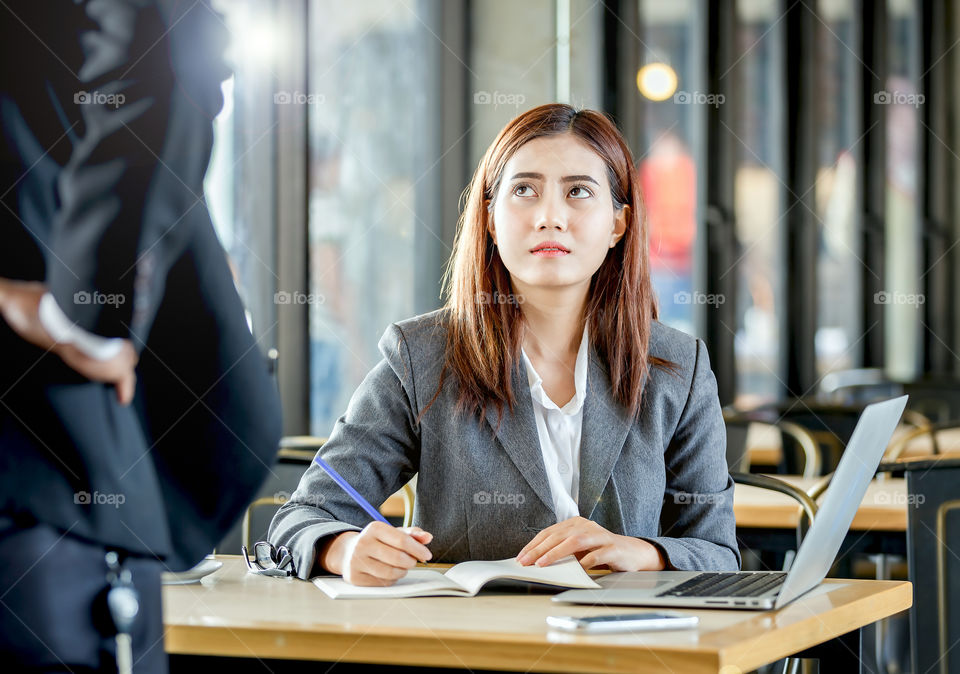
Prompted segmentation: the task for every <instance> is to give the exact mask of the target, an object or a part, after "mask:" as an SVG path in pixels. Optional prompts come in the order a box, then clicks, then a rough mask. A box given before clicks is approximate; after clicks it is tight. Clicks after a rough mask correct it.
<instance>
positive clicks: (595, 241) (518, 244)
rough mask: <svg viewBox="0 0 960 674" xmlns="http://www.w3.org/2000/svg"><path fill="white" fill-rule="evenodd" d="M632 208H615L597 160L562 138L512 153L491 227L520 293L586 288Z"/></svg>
mask: <svg viewBox="0 0 960 674" xmlns="http://www.w3.org/2000/svg"><path fill="white" fill-rule="evenodd" d="M629 210H630V209H629V206H624V207H623V208H620V209H617V208H616V207H615V206H614V203H613V198H612V197H611V195H610V183H609V181H608V180H607V168H606V165H605V164H604V162H603V160H602V159H601V158H600V156H599V155H598V154H597V153H596V152H594V151H593V150H592V149H590V147H589V146H588V145H586V144H585V143H583V142H582V141H580V140H579V139H578V138H576V137H575V136H574V135H572V134H569V133H566V134H562V135H559V136H546V137H542V138H536V139H534V140H531V141H529V142H528V143H525V144H524V145H522V146H521V147H520V149H519V150H517V151H516V152H515V153H514V155H513V156H512V157H511V158H510V160H509V161H508V162H507V164H506V166H505V167H504V173H503V179H502V180H501V182H500V187H499V189H498V191H497V193H496V194H495V195H494V203H493V211H492V218H491V219H490V220H489V225H488V227H489V230H490V234H491V235H492V236H493V241H494V243H495V244H496V245H497V248H498V250H499V252H500V258H501V259H502V260H503V263H504V265H506V267H507V270H508V271H509V272H510V276H511V279H512V281H513V283H514V288H515V289H516V290H517V291H520V292H522V291H523V290H524V289H531V288H544V289H546V288H551V289H558V290H559V289H562V288H568V287H574V286H585V287H589V283H590V279H591V278H592V277H593V274H594V273H595V272H596V271H597V269H599V268H600V265H601V264H602V263H603V260H604V258H605V257H606V255H607V251H608V250H609V249H610V248H613V247H614V246H615V245H616V244H617V242H618V241H619V240H620V238H621V237H622V236H623V233H624V231H625V230H626V220H627V217H628V215H629Z"/></svg>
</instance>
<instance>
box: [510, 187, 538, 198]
mask: <svg viewBox="0 0 960 674" xmlns="http://www.w3.org/2000/svg"><path fill="white" fill-rule="evenodd" d="M513 193H514V194H515V195H517V196H518V197H532V196H533V188H532V187H530V186H529V185H517V186H516V187H514V188H513Z"/></svg>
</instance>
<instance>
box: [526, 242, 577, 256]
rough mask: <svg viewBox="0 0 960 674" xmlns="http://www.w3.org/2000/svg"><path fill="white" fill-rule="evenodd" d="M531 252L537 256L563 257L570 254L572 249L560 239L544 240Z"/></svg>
mask: <svg viewBox="0 0 960 674" xmlns="http://www.w3.org/2000/svg"><path fill="white" fill-rule="evenodd" d="M530 253H532V254H533V255H536V256H537V257H563V256H564V255H569V254H570V249H569V248H567V247H566V246H564V245H563V244H562V243H560V242H559V241H542V242H540V243H538V244H537V246H536V247H535V248H534V249H533V250H531V251H530Z"/></svg>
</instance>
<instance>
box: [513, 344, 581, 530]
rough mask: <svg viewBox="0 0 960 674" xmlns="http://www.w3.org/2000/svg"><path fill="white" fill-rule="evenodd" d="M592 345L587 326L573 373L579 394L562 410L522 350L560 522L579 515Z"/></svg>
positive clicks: (545, 465)
mask: <svg viewBox="0 0 960 674" xmlns="http://www.w3.org/2000/svg"><path fill="white" fill-rule="evenodd" d="M589 344H590V341H589V339H588V336H587V326H586V325H584V326H583V336H582V337H581V338H580V349H579V350H578V351H577V362H576V365H575V366H574V369H573V380H574V383H575V385H576V394H575V395H574V396H573V399H572V400H570V402H568V403H567V404H566V405H564V406H563V407H562V408H561V407H558V406H557V404H556V403H554V402H553V401H552V400H550V397H549V396H548V395H547V393H546V391H544V390H543V379H542V378H541V377H540V375H539V374H537V371H536V370H535V369H533V364H532V363H531V362H530V358H529V357H528V356H527V353H526V351H524V350H523V347H521V348H520V353H521V354H522V355H523V362H524V364H525V365H526V367H527V380H528V381H529V382H530V397H531V398H532V399H533V416H534V419H535V420H536V422H537V435H538V436H540V452H541V453H542V454H543V465H544V467H545V468H546V471H547V481H548V482H549V484H550V493H551V495H552V496H553V510H554V512H555V513H556V515H557V521H558V522H562V521H563V520H566V519H569V518H571V517H576V516H577V515H579V514H580V509H579V507H578V506H577V499H578V497H579V491H580V431H581V428H582V426H583V401H584V399H585V398H586V395H587V354H588V353H589Z"/></svg>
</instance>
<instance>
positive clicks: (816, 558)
mask: <svg viewBox="0 0 960 674" xmlns="http://www.w3.org/2000/svg"><path fill="white" fill-rule="evenodd" d="M906 404H907V396H901V397H899V398H894V399H893V400H886V401H884V402H879V403H873V404H871V405H867V407H866V408H865V409H864V410H863V414H861V415H860V420H859V421H858V422H857V427H856V428H855V429H854V431H853V435H852V436H851V437H850V442H849V443H848V444H847V447H846V449H845V450H844V452H843V456H842V457H841V459H840V464H839V465H838V466H837V470H836V472H835V473H834V476H833V479H832V480H831V481H830V487H829V489H827V493H826V495H825V496H824V499H823V504H822V505H821V506H820V508H819V509H818V511H817V516H816V519H815V521H814V523H813V526H811V527H810V530H809V531H808V532H807V535H806V537H805V538H804V539H803V543H802V544H801V545H800V549H799V550H798V551H797V556H796V558H795V559H794V561H793V564H792V566H791V567H790V571H789V572H778V571H738V572H735V573H706V572H700V571H654V572H650V571H644V572H633V573H612V574H610V575H609V576H605V577H604V578H602V579H600V580H599V583H600V584H601V585H602V586H603V588H602V589H599V590H568V591H566V592H562V593H560V594H558V595H555V596H554V597H553V601H556V602H563V603H572V604H604V605H610V606H614V605H627V606H690V607H695V608H733V609H759V610H766V609H773V608H780V607H781V606H784V605H786V604H788V603H789V602H791V601H793V600H794V599H796V598H797V597H799V596H800V595H802V594H804V593H805V592H809V591H810V590H812V589H813V588H814V587H816V586H817V585H819V584H820V581H822V580H823V579H824V578H825V577H826V575H827V572H828V571H829V570H830V567H831V566H832V565H833V560H834V559H835V558H836V556H837V552H838V551H839V550H840V544H841V543H842V542H843V538H844V536H846V534H847V530H848V529H849V528H850V523H851V522H853V518H854V515H856V513H857V508H858V507H859V506H860V502H861V501H862V500H863V495H864V494H865V493H866V491H867V486H868V485H869V484H870V480H872V479H873V476H874V473H875V472H876V470H877V465H878V464H879V463H880V459H881V458H882V457H883V453H884V450H885V449H886V448H887V443H888V442H889V441H890V438H891V436H892V435H893V431H894V429H895V428H896V426H897V422H898V421H899V420H900V415H901V414H903V409H904V407H906Z"/></svg>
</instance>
